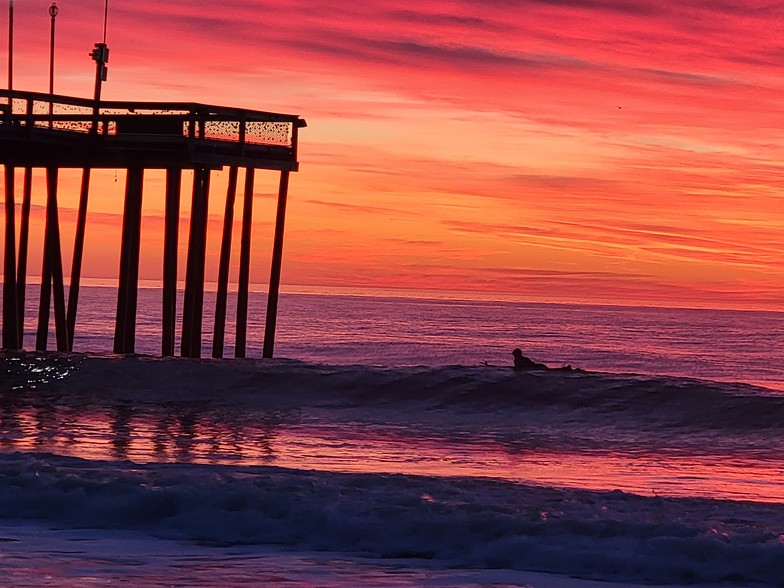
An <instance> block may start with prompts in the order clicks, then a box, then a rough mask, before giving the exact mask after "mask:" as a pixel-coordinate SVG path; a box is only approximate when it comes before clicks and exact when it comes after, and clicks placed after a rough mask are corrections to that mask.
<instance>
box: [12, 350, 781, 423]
mask: <svg viewBox="0 0 784 588" xmlns="http://www.w3.org/2000/svg"><path fill="white" fill-rule="evenodd" d="M0 373H2V374H3V381H2V383H0V393H2V394H3V395H4V396H5V397H6V398H9V399H11V398H13V399H15V400H17V401H20V402H23V401H24V399H28V400H30V401H34V400H33V399H35V398H47V399H50V400H51V399H56V398H66V399H67V398H70V399H71V400H72V401H73V400H74V399H78V400H79V402H87V403H89V402H93V403H97V404H100V403H106V402H117V401H119V400H122V401H128V402H131V403H145V402H153V403H162V402H209V403H212V404H213V405H216V406H219V405H221V404H231V405H239V406H245V407H249V408H253V407H259V408H276V409H291V408H302V407H309V406H310V407H332V408H346V409H351V408H359V409H361V408H376V409H379V408H381V409H394V408H395V407H400V408H401V410H404V411H405V412H407V413H409V414H416V412H417V410H418V411H419V413H423V412H424V411H438V410H440V411H449V410H451V411H454V412H455V413H460V412H462V413H470V414H472V415H477V416H479V415H482V414H488V415H491V416H492V418H493V419H494V420H495V421H496V422H503V421H504V420H508V421H512V422H513V421H515V420H519V416H520V415H521V414H528V415H531V414H536V415H537V417H538V418H544V419H547V418H549V417H547V415H548V414H552V413H553V411H554V410H557V411H558V412H559V414H562V415H563V414H568V415H569V418H570V419H572V420H579V419H580V418H581V417H585V418H586V419H589V420H590V419H593V421H594V424H596V425H597V426H598V425H602V424H609V423H618V422H619V421H620V422H623V421H624V420H625V421H628V422H633V423H635V424H636V425H637V426H642V427H643V428H644V427H645V426H651V427H654V426H655V427H659V428H660V427H669V428H677V427H683V428H690V429H718V430H724V431H729V432H731V431H743V430H751V431H757V432H759V431H765V430H780V429H781V428H782V427H784V395H782V394H780V393H778V392H776V391H773V390H768V389H765V388H760V387H755V386H751V385H747V384H740V383H739V384H729V383H719V382H710V381H705V380H697V379H688V378H675V377H661V376H645V375H639V374H608V373H599V372H582V371H573V372H569V371H560V370H550V371H529V372H515V371H513V370H512V369H510V368H506V367H494V366H445V367H439V368H433V367H409V368H399V367H398V368H384V367H369V366H331V365H323V364H313V363H305V362H299V361H294V360H281V359H275V360H251V359H248V360H193V359H183V358H156V357H150V356H94V355H82V354H52V353H47V354H37V353H6V354H4V355H3V356H0Z"/></svg>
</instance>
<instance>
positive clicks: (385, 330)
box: [26, 286, 784, 391]
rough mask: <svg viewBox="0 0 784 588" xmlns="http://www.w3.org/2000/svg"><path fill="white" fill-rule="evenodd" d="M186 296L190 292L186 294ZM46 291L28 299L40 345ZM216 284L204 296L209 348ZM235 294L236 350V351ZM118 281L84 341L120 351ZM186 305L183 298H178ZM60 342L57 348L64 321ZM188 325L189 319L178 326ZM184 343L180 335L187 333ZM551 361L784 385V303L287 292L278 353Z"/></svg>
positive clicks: (257, 320)
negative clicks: (676, 304) (732, 305)
mask: <svg viewBox="0 0 784 588" xmlns="http://www.w3.org/2000/svg"><path fill="white" fill-rule="evenodd" d="M180 294H181V293H180ZM161 297H162V295H161V290H160V289H158V288H142V289H140V291H139V309H138V323H137V339H136V340H137V344H136V351H137V353H142V354H154V355H157V354H160V349H161V335H160V332H161V328H160V320H161V319H160V317H161ZM37 299H38V296H37V291H36V289H34V288H30V291H29V293H28V296H27V301H28V304H27V311H26V317H27V323H26V345H27V346H28V347H34V344H35V328H36V320H37V307H36V305H35V304H36V301H37ZM214 300H215V294H214V292H210V291H207V292H206V293H205V302H204V309H205V310H204V327H203V341H204V343H203V353H202V355H203V356H204V357H210V355H211V349H212V328H213V324H212V316H213V313H214V305H215V302H214ZM235 302H236V296H235V295H233V294H231V293H230V294H229V299H228V315H227V316H228V318H227V327H226V346H225V351H224V355H225V357H232V356H233V354H234V328H233V327H234V314H235V312H236V310H235V306H234V304H235ZM116 303H117V300H116V293H115V289H114V288H106V287H95V286H87V287H85V286H83V287H82V290H81V294H80V307H79V315H78V326H77V329H76V333H75V341H74V350H77V351H83V352H99V353H102V352H107V351H111V349H112V342H113V336H114V318H113V317H114V314H115V309H116ZM265 304H266V294H263V295H262V294H259V293H256V294H254V293H251V296H250V310H249V325H248V332H249V335H248V350H247V356H248V357H254V356H255V357H260V356H261V345H262V338H263V331H264V312H265ZM178 308H179V309H180V310H181V309H182V301H181V300H180V301H179V302H178ZM51 324H52V326H51V329H50V330H51V337H50V344H49V348H50V349H54V348H55V345H54V318H53V315H52V319H51ZM178 332H179V326H178ZM177 345H178V351H177V352H179V340H177ZM515 347H520V348H521V349H522V350H523V353H524V354H525V355H528V356H530V357H532V358H534V359H535V360H536V361H539V362H544V363H546V364H548V365H551V366H556V367H557V366H559V365H564V364H571V365H572V366H574V367H581V368H584V369H587V370H591V371H601V372H612V373H632V374H648V375H671V376H678V377H686V378H704V379H710V380H718V381H723V382H744V383H748V384H756V385H760V386H766V387H769V388H773V389H777V390H781V391H784V312H766V311H735V310H695V309H680V308H647V307H642V308H641V307H625V306H590V305H578V304H546V303H523V302H492V301H480V300H458V299H433V298H430V299H427V298H405V297H400V296H389V297H382V296H358V295H323V294H282V295H281V298H280V303H279V311H278V326H277V336H276V344H275V356H276V357H283V358H290V359H298V360H302V361H310V362H319V363H326V364H335V365H350V364H357V365H374V366H387V367H393V366H416V365H422V366H429V367H437V366H444V365H467V366H470V365H479V364H481V363H483V362H487V363H490V364H492V365H512V356H511V352H512V349H514V348H515Z"/></svg>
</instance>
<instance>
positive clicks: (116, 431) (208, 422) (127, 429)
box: [0, 386, 299, 463]
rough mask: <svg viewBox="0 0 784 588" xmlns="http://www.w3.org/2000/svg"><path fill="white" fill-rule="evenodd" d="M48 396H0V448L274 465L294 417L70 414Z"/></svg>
mask: <svg viewBox="0 0 784 588" xmlns="http://www.w3.org/2000/svg"><path fill="white" fill-rule="evenodd" d="M49 392H53V391H50V390H42V389H41V387H40V386H39V387H37V389H33V390H24V389H21V388H12V389H9V387H4V388H3V389H2V390H0V447H2V449H4V450H6V451H37V452H51V453H58V454H62V455H71V456H75V457H84V458H87V459H114V460H132V461H138V462H148V461H179V462H192V461H198V462H222V463H226V462H232V463H269V462H271V461H274V460H275V459H276V458H277V456H278V451H277V450H276V437H277V436H278V434H279V431H280V429H281V427H283V426H290V425H292V424H294V423H296V422H297V421H298V418H299V417H298V412H297V411H295V410H290V411H280V410H270V411H264V410H253V411H248V410H243V411H240V410H230V409H229V410H227V409H225V408H224V409H223V410H220V411H216V410H215V409H214V407H212V406H210V405H209V403H202V404H201V405H199V406H196V405H194V404H192V403H185V402H183V403H172V402H167V403H163V404H153V403H144V404H140V405H139V406H133V405H131V404H129V403H114V404H111V405H108V406H104V405H103V404H102V403H101V402H85V403H83V404H81V405H80V406H78V407H76V406H71V405H69V404H68V403H64V402H62V399H59V398H57V396H56V395H55V394H53V393H49Z"/></svg>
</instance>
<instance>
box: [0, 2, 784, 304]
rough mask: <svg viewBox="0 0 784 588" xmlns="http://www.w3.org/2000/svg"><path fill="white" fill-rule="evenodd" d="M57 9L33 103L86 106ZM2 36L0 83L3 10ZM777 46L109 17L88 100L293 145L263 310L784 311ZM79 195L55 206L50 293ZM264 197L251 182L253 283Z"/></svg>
mask: <svg viewBox="0 0 784 588" xmlns="http://www.w3.org/2000/svg"><path fill="white" fill-rule="evenodd" d="M50 3H51V2H50V1H44V0H16V3H15V24H16V29H15V62H14V73H15V76H14V87H15V88H16V89H20V90H34V91H42V92H45V91H47V88H48V55H49V49H48V35H49V15H48V13H47V9H48V7H49V4H50ZM57 4H58V6H59V9H60V12H59V16H58V17H57V44H56V47H57V57H56V70H57V74H56V82H55V91H56V92H57V93H61V94H68V95H77V96H84V97H90V96H91V95H92V86H93V76H94V65H93V62H92V61H91V60H90V58H89V56H88V53H89V51H90V50H91V49H92V47H93V43H94V42H97V41H100V40H101V36H102V24H103V10H104V3H103V0H79V1H75V0H60V1H58V3H57ZM741 5H742V7H741ZM2 19H3V20H2V26H3V31H4V32H3V40H2V55H3V63H2V65H0V67H2V68H3V71H4V68H5V60H6V58H7V55H6V46H7V38H6V36H5V31H6V30H7V2H3V11H2ZM783 23H784V5H782V4H781V3H774V2H762V1H746V2H742V3H740V2H726V1H724V0H711V1H708V0H679V1H678V2H661V1H656V2H654V1H653V0H619V1H613V0H582V1H579V0H528V1H523V0H484V1H478V0H475V1H468V0H454V1H427V0H426V1H420V2H414V1H411V0H376V1H374V2H357V1H356V0H350V1H349V0H344V1H334V0H333V1H329V0H325V1H322V2H316V1H313V0H311V1H304V0H277V1H272V0H225V1H222V2H204V1H199V0H169V1H166V2H159V1H156V2H152V1H150V0H136V1H135V2H120V1H117V0H110V4H109V22H108V36H107V43H108V45H109V48H110V51H111V54H110V60H109V77H108V81H107V83H106V84H105V85H104V89H103V96H104V98H106V99H111V100H135V99H144V100H187V101H197V102H204V103H210V104H220V105H226V106H239V107H245V108H253V109H258V110H270V111H276V112H284V113H291V114H298V115H300V116H302V117H303V118H305V119H306V120H307V121H308V127H307V128H306V129H303V130H302V132H301V135H300V137H301V144H300V162H301V168H300V172H298V173H296V174H294V175H292V182H291V189H290V193H289V194H290V200H289V208H288V224H287V233H286V246H285V252H284V265H283V284H284V290H285V289H286V288H291V287H293V286H297V285H307V286H342V287H349V288H364V287H373V288H375V287H379V288H402V289H426V290H436V291H442V292H443V291H459V292H473V293H481V294H482V295H484V296H487V297H488V298H493V297H499V296H503V297H510V296H512V297H518V298H520V299H524V300H535V301H536V300H543V301H547V300H552V301H582V302H596V303H618V302H622V303H631V304H657V305H679V306H723V307H735V308H768V309H774V310H784V265H783V264H782V253H783V252H784V196H782V194H783V192H782V188H784V165H783V163H784V26H783ZM4 77H5V76H4ZM226 176H227V173H226V172H222V173H219V174H216V175H215V179H214V183H213V186H214V187H213V191H212V196H211V199H212V201H211V211H212V213H213V214H214V217H213V219H212V226H213V227H214V230H213V232H212V233H211V235H210V239H211V241H210V243H211V245H210V247H209V250H210V252H211V253H210V258H209V260H208V263H209V265H208V270H207V277H208V279H210V280H214V279H215V276H216V275H217V269H216V268H217V258H218V245H217V244H218V241H219V230H220V223H221V215H222V209H223V206H224V198H225V191H224V190H222V189H221V185H225V181H226ZM19 178H21V175H20V176H19ZM78 179H79V178H78V176H77V175H75V174H71V175H69V174H65V175H64V177H63V183H62V193H61V205H62V207H63V210H62V211H61V222H63V223H64V229H63V233H64V235H63V239H64V243H63V246H64V247H63V248H64V255H65V256H66V262H65V266H66V268H68V267H70V251H71V246H72V239H73V237H72V234H73V228H72V223H73V218H74V216H75V213H74V208H75V206H76V202H77V198H78ZM186 184H187V182H186ZM147 186H148V188H149V189H148V190H147V192H145V202H144V215H145V220H144V225H143V228H142V231H143V235H142V237H143V239H144V243H143V250H142V267H141V277H142V278H143V279H159V278H160V275H161V250H162V241H163V236H162V233H163V221H162V212H163V188H162V177H160V176H159V175H156V174H150V175H149V177H148V184H147ZM276 186H277V174H276V173H274V172H259V173H258V174H257V183H256V195H257V207H256V210H255V220H256V221H257V222H256V231H255V234H254V257H253V261H252V263H253V279H254V281H255V282H256V283H266V281H267V277H268V271H269V269H268V268H269V253H270V251H271V245H272V244H271V236H272V223H273V221H274V193H275V191H276ZM123 187H124V174H123V172H119V173H117V174H115V172H100V173H96V174H95V181H94V186H93V190H92V192H91V198H92V201H91V204H90V216H89V217H88V241H87V245H86V247H87V251H86V258H85V268H84V273H85V274H86V275H88V276H92V277H98V278H101V277H107V278H109V277H116V275H117V266H118V259H119V227H120V222H121V213H122V190H123ZM17 190H18V191H19V194H20V195H21V180H20V179H19V180H18V181H17ZM36 190H37V191H36V195H35V197H34V204H35V205H36V208H35V209H34V219H33V220H34V222H36V223H37V224H36V225H35V226H36V227H38V228H37V229H36V230H38V231H39V232H40V230H41V227H42V224H43V214H42V205H43V203H44V194H43V179H42V177H36ZM184 194H187V187H186V188H185V189H184ZM19 200H20V196H17V202H18V201H19ZM188 200H189V198H188V197H187V196H186V197H184V198H183V202H184V203H186V204H187V202H188ZM240 206H241V201H238V208H237V212H239V210H240V208H239V207H240ZM238 216H239V215H238ZM183 228H184V226H183ZM237 233H238V231H237ZM40 241H42V240H41V239H40V238H38V239H37V240H36V241H35V242H34V243H31V261H30V267H31V274H32V275H33V277H35V278H36V279H37V276H38V274H39V273H40V259H41V257H40ZM0 246H1V245H0ZM180 248H181V252H182V253H183V257H182V259H183V260H184V252H185V248H186V239H185V233H184V232H183V238H182V242H181V244H180ZM234 254H235V255H234V262H233V263H234V266H235V267H234V271H235V272H236V264H237V258H238V255H237V254H238V246H237V245H236V242H235V247H234ZM182 269H184V267H183V268H182ZM183 275H184V272H183Z"/></svg>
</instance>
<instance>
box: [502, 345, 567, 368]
mask: <svg viewBox="0 0 784 588" xmlns="http://www.w3.org/2000/svg"><path fill="white" fill-rule="evenodd" d="M512 357H514V368H513V369H515V370H520V371H524V370H563V371H569V372H571V371H572V370H573V368H572V366H570V365H565V366H563V367H559V368H550V367H547V366H546V365H545V364H543V363H536V362H535V361H534V360H533V359H531V358H530V357H526V356H525V355H523V352H522V350H521V349H520V348H519V347H518V348H516V349H515V350H514V351H512Z"/></svg>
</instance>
